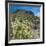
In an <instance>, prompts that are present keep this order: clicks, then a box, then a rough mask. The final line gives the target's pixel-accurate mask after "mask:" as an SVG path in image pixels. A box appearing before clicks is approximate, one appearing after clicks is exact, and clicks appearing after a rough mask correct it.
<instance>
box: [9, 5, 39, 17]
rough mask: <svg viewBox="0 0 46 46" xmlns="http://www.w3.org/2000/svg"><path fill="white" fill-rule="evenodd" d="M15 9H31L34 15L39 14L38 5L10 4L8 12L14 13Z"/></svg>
mask: <svg viewBox="0 0 46 46" xmlns="http://www.w3.org/2000/svg"><path fill="white" fill-rule="evenodd" d="M17 9H20V10H27V11H32V12H34V14H35V16H40V7H37V6H21V5H11V6H10V7H9V11H10V13H14V12H15V11H16V10H17Z"/></svg>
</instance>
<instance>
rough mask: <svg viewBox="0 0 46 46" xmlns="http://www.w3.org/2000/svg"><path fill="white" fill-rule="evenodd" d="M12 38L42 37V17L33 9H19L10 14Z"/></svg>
mask: <svg viewBox="0 0 46 46" xmlns="http://www.w3.org/2000/svg"><path fill="white" fill-rule="evenodd" d="M10 18H11V19H10V38H11V39H36V38H39V37H40V17H38V16H35V15H34V13H33V12H32V11H26V10H17V11H16V12H15V13H13V14H10Z"/></svg>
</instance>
